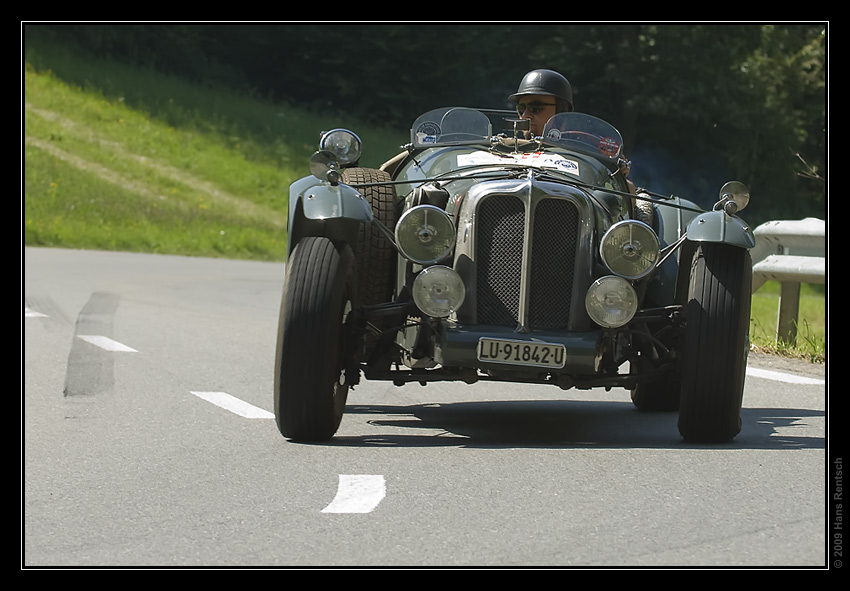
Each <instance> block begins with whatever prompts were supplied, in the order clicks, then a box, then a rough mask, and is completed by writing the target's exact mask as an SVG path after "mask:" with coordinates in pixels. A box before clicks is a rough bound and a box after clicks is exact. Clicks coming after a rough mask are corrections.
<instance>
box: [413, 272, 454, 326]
mask: <svg viewBox="0 0 850 591" xmlns="http://www.w3.org/2000/svg"><path fill="white" fill-rule="evenodd" d="M465 297H466V287H465V286H464V285H463V280H462V279H461V278H460V275H458V274H457V272H456V271H455V270H454V269H452V268H451V267H445V266H443V265H434V266H433V267H427V268H425V269H423V270H422V271H420V273H419V275H417V276H416V279H414V280H413V301H414V302H415V303H416V305H417V306H419V309H420V310H422V312H423V313H424V314H427V315H428V316H433V317H435V318H445V317H447V316H449V315H450V314H452V313H453V312H456V311H457V309H458V308H460V305H461V304H462V303H463V299H464V298H465Z"/></svg>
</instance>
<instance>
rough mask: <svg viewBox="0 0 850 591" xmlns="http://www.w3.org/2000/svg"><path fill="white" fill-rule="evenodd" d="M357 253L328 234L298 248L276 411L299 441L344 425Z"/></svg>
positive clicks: (286, 306) (278, 366)
mask: <svg viewBox="0 0 850 591" xmlns="http://www.w3.org/2000/svg"><path fill="white" fill-rule="evenodd" d="M355 269H356V264H355V260H354V254H353V253H352V251H351V248H350V247H349V246H348V245H344V244H343V245H339V246H337V245H335V244H334V243H333V242H331V241H330V240H329V239H327V238H323V237H308V238H303V239H302V240H301V241H300V242H299V243H298V244H297V245H296V246H295V248H294V249H293V251H292V255H291V256H290V258H289V261H288V263H287V267H286V280H285V283H284V288H283V300H282V302H281V311H280V324H279V327H278V338H277V352H276V362H275V376H274V378H275V381H274V411H275V419H276V421H277V426H278V429H279V430H280V432H281V434H282V435H283V436H284V437H287V438H289V439H292V440H295V441H324V440H327V439H330V438H331V437H333V436H334V434H335V433H336V431H337V429H338V428H339V425H340V421H341V420H342V415H343V412H344V410H345V402H346V399H347V397H348V385H347V384H346V383H345V368H346V362H347V361H348V360H347V355H348V353H347V349H348V348H347V347H346V346H345V344H346V343H345V334H344V330H343V324H344V322H345V316H346V314H347V312H348V311H349V310H351V309H352V308H353V307H355V306H356V303H357V302H356V298H357V281H356V273H355Z"/></svg>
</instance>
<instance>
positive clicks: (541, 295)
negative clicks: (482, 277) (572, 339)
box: [529, 199, 578, 329]
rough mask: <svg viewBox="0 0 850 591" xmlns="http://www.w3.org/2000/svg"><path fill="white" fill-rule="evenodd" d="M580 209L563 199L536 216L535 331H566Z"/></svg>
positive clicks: (532, 309) (544, 206) (546, 205)
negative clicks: (558, 329) (555, 329)
mask: <svg viewBox="0 0 850 591" xmlns="http://www.w3.org/2000/svg"><path fill="white" fill-rule="evenodd" d="M577 233H578V209H577V208H576V206H575V204H573V203H572V202H570V201H565V200H563V199H545V200H543V201H541V202H540V203H539V204H538V206H537V210H536V213H535V216H534V238H533V240H532V251H531V252H532V261H531V306H530V309H529V322H530V324H531V327H532V328H539V329H543V328H566V327H567V324H568V322H569V319H570V302H571V301H572V294H573V275H574V269H575V261H576V248H577V246H578V234H577Z"/></svg>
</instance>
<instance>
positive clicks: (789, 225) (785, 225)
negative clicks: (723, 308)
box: [750, 218, 826, 345]
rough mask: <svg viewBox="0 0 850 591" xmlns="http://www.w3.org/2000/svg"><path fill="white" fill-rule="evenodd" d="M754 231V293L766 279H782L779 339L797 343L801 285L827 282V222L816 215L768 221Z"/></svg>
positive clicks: (777, 326)
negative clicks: (796, 219)
mask: <svg viewBox="0 0 850 591" xmlns="http://www.w3.org/2000/svg"><path fill="white" fill-rule="evenodd" d="M754 234H755V237H756V245H755V247H754V248H753V249H752V251H751V253H750V254H751V255H752V259H753V293H755V292H756V291H757V290H758V289H759V288H760V287H761V286H762V285H764V283H765V282H766V281H770V280H774V281H779V283H780V292H779V313H778V318H777V321H776V340H777V342H778V341H783V342H785V343H788V344H791V345H795V344H796V343H797V320H798V318H799V313H800V284H801V283H826V262H825V260H826V259H825V256H826V223H825V222H824V221H823V220H818V219H815V218H806V219H804V220H799V221H776V222H765V223H764V224H762V225H760V226H759V227H758V228H756V229H755V230H754Z"/></svg>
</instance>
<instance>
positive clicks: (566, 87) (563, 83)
mask: <svg viewBox="0 0 850 591" xmlns="http://www.w3.org/2000/svg"><path fill="white" fill-rule="evenodd" d="M529 94H542V95H547V96H554V97H555V98H556V99H558V112H564V111H572V110H573V87H572V86H570V82H569V80H567V79H566V78H564V77H563V76H562V75H561V74H559V73H558V72H555V71H554V70H532V71H530V72H529V73H528V74H526V75H525V76H523V77H522V81H521V82H520V83H519V88H517V91H516V92H515V93H514V94H512V95H510V96H509V97H508V99H509V100H510V101H511V102H514V103H518V102H519V99H520V97H522V96H524V95H529Z"/></svg>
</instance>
